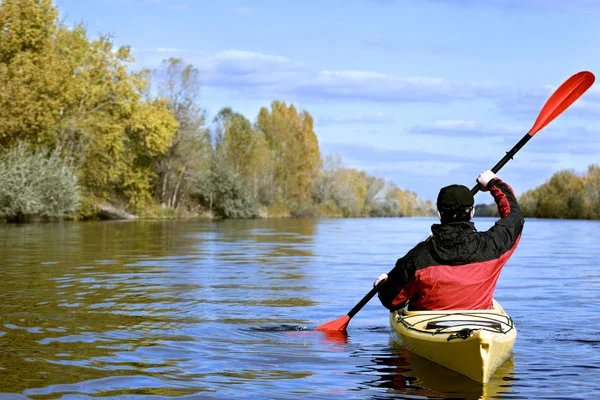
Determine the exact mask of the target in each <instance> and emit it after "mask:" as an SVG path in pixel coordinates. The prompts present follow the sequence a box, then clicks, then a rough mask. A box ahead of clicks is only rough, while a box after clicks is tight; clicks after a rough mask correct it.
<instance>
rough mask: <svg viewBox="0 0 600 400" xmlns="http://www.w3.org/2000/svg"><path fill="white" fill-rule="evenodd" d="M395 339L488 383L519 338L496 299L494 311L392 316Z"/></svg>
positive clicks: (391, 314)
mask: <svg viewBox="0 0 600 400" xmlns="http://www.w3.org/2000/svg"><path fill="white" fill-rule="evenodd" d="M390 324H391V326H392V328H393V329H392V334H393V336H394V339H395V340H396V341H397V342H398V343H400V344H401V345H402V346H404V347H406V348H407V349H408V350H410V351H412V352H413V353H415V354H418V355H420V356H422V357H425V358H427V359H428V360H431V361H433V362H435V363H437V364H440V365H443V366H444V367H446V368H450V369H451V370H454V371H456V372H459V373H461V374H463V375H466V376H468V377H469V378H471V379H474V380H476V381H477V382H483V383H487V382H488V381H489V380H490V377H491V376H492V375H493V374H494V372H496V370H497V369H498V367H500V366H501V365H502V364H503V363H504V361H506V359H507V358H508V357H509V356H510V354H511V352H512V348H513V345H514V344H515V340H516V339H517V330H516V328H515V326H514V324H513V321H512V319H511V318H510V317H509V316H508V315H507V314H506V313H505V312H504V310H503V309H502V307H501V306H500V304H498V302H496V300H494V309H493V310H465V311H457V310H452V311H406V310H404V309H402V310H398V311H394V312H391V313H390Z"/></svg>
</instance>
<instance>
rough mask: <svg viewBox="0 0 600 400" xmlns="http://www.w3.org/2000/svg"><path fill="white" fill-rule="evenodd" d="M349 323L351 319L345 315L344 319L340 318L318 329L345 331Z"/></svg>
mask: <svg viewBox="0 0 600 400" xmlns="http://www.w3.org/2000/svg"><path fill="white" fill-rule="evenodd" d="M349 322H350V317H349V316H347V315H344V316H343V317H341V318H338V319H336V320H333V321H329V322H327V323H325V324H323V325H321V326H319V327H318V328H316V329H317V330H318V331H345V330H346V327H347V326H348V323H349Z"/></svg>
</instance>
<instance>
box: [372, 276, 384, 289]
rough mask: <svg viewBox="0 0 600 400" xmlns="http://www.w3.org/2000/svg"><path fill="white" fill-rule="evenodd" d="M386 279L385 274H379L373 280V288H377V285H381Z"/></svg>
mask: <svg viewBox="0 0 600 400" xmlns="http://www.w3.org/2000/svg"><path fill="white" fill-rule="evenodd" d="M387 278H388V276H387V274H381V275H379V276H378V277H377V279H375V282H374V283H373V286H374V287H379V285H381V284H383V282H385V281H386V279H387Z"/></svg>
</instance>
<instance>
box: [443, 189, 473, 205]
mask: <svg viewBox="0 0 600 400" xmlns="http://www.w3.org/2000/svg"><path fill="white" fill-rule="evenodd" d="M473 204H475V199H474V198H473V195H472V194H471V191H470V190H469V188H468V187H466V186H463V185H450V186H446V187H443V188H442V189H441V190H440V193H439V194H438V198H437V207H438V209H453V208H463V207H464V208H467V207H473Z"/></svg>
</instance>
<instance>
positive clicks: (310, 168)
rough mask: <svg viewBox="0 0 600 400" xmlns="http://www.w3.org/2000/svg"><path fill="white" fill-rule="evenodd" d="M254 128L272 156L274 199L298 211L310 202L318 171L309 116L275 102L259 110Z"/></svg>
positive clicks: (319, 162)
mask: <svg viewBox="0 0 600 400" xmlns="http://www.w3.org/2000/svg"><path fill="white" fill-rule="evenodd" d="M257 127H258V128H259V129H260V130H261V131H262V132H264V134H265V139H266V141H267V144H268V147H269V149H270V151H271V152H272V155H273V160H274V163H275V169H274V173H273V184H274V187H275V188H276V194H275V195H276V198H277V199H278V200H279V201H284V202H288V203H289V204H290V206H291V207H293V208H302V207H303V206H305V205H306V204H307V203H308V202H309V200H310V197H311V193H312V186H313V180H314V179H315V177H316V176H317V174H318V172H319V169H320V168H321V154H320V151H319V144H318V141H317V137H316V135H315V132H314V128H313V118H312V116H311V115H310V114H309V113H308V112H307V111H301V112H298V111H297V110H296V108H295V107H294V106H293V105H290V106H289V107H288V106H287V105H286V103H285V102H280V101H275V102H273V103H272V104H271V110H270V111H269V110H268V109H267V108H265V107H263V108H261V110H260V112H259V114H258V120H257Z"/></svg>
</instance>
